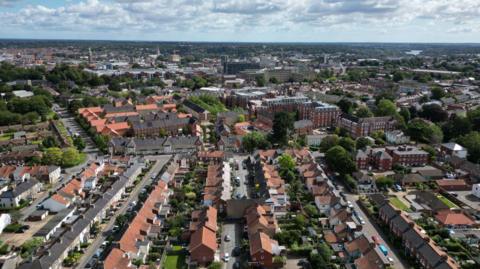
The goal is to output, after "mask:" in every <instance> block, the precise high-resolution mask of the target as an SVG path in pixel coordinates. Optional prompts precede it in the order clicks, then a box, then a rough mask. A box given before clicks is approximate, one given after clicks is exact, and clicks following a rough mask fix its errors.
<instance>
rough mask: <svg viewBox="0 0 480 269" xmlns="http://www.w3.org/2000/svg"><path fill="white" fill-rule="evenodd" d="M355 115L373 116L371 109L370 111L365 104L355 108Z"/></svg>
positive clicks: (360, 116) (362, 116) (361, 116)
mask: <svg viewBox="0 0 480 269" xmlns="http://www.w3.org/2000/svg"><path fill="white" fill-rule="evenodd" d="M355 115H356V116H357V117H359V118H369V117H373V113H372V111H370V109H369V108H368V107H366V106H361V107H359V108H358V109H357V112H356V113H355Z"/></svg>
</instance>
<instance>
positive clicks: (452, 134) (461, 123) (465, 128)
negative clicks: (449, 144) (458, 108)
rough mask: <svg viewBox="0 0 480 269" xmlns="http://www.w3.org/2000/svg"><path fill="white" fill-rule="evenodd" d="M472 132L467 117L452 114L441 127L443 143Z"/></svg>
mask: <svg viewBox="0 0 480 269" xmlns="http://www.w3.org/2000/svg"><path fill="white" fill-rule="evenodd" d="M471 130H472V124H471V123H470V121H469V120H468V118H467V117H462V116H457V115H455V114H453V115H452V116H451V117H450V118H449V119H448V121H447V122H446V123H445V124H444V125H443V126H442V131H443V134H444V141H450V140H451V139H454V138H457V137H459V136H461V135H464V134H468V133H469V132H470V131H471Z"/></svg>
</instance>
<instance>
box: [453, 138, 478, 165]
mask: <svg viewBox="0 0 480 269" xmlns="http://www.w3.org/2000/svg"><path fill="white" fill-rule="evenodd" d="M457 142H458V143H459V144H460V145H462V146H464V147H465V148H467V150H468V160H469V161H471V162H473V163H480V133H479V132H477V131H475V132H470V133H468V134H466V135H463V136H461V137H459V138H458V140H457Z"/></svg>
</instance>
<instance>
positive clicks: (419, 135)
mask: <svg viewBox="0 0 480 269" xmlns="http://www.w3.org/2000/svg"><path fill="white" fill-rule="evenodd" d="M407 133H408V134H409V135H410V137H411V138H412V139H413V140H416V141H419V142H425V143H432V144H436V143H440V142H441V141H442V140H443V133H442V130H441V129H440V127H438V126H437V125H436V124H433V123H429V122H427V121H425V120H422V119H418V118H416V119H413V120H412V121H410V123H409V124H408V129H407Z"/></svg>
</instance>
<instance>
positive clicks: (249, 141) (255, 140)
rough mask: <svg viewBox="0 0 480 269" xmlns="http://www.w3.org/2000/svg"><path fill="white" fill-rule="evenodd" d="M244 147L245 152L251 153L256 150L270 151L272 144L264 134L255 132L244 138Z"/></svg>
mask: <svg viewBox="0 0 480 269" xmlns="http://www.w3.org/2000/svg"><path fill="white" fill-rule="evenodd" d="M242 147H243V149H244V150H245V151H247V152H250V153H251V152H253V151H254V150H255V149H268V148H270V147H271V144H270V142H269V141H268V140H267V138H266V137H265V135H264V134H262V133H259V132H256V131H254V132H251V133H249V134H247V135H245V136H244V137H243V138H242Z"/></svg>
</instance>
